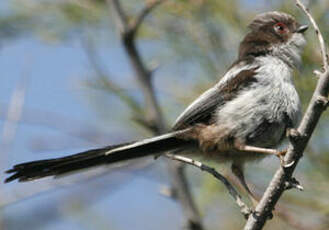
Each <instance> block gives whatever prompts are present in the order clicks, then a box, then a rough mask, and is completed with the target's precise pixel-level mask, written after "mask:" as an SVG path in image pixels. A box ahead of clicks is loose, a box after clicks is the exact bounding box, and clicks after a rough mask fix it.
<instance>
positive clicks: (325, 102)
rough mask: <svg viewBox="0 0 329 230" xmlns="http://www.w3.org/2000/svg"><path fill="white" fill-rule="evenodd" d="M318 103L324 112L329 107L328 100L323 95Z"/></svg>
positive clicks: (318, 99) (317, 100)
mask: <svg viewBox="0 0 329 230" xmlns="http://www.w3.org/2000/svg"><path fill="white" fill-rule="evenodd" d="M316 103H317V104H318V105H320V106H322V107H323V109H324V110H325V109H326V108H327V107H328V106H329V100H328V98H327V97H324V96H321V95H320V96H318V98H317V99H316Z"/></svg>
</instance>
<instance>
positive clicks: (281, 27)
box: [274, 22, 288, 34]
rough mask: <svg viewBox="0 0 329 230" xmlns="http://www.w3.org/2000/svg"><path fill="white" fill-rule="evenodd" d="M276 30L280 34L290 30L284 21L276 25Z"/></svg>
mask: <svg viewBox="0 0 329 230" xmlns="http://www.w3.org/2000/svg"><path fill="white" fill-rule="evenodd" d="M274 30H275V32H276V33H278V34H284V33H287V32H288V27H287V26H286V24H284V23H282V22H278V23H276V24H275V25H274Z"/></svg>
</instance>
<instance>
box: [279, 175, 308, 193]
mask: <svg viewBox="0 0 329 230" xmlns="http://www.w3.org/2000/svg"><path fill="white" fill-rule="evenodd" d="M284 186H285V188H284V189H285V190H289V189H292V188H295V189H297V190H299V191H304V188H303V186H302V185H301V184H300V183H299V181H298V180H296V178H294V177H292V178H290V179H289V180H287V181H286V182H285V184H284Z"/></svg>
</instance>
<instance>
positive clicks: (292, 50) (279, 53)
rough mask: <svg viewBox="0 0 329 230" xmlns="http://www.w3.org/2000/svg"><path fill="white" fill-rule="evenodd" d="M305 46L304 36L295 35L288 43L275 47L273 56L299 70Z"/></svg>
mask: <svg viewBox="0 0 329 230" xmlns="http://www.w3.org/2000/svg"><path fill="white" fill-rule="evenodd" d="M305 44H306V41H305V38H304V36H303V35H302V34H300V33H294V34H293V35H292V36H291V38H290V39H289V41H287V42H286V43H284V44H280V45H276V46H274V48H273V52H272V54H273V55H274V56H276V57H278V58H280V59H281V60H282V61H284V62H285V63H287V64H288V65H289V66H291V67H293V68H297V69H299V68H300V66H301V63H302V60H301V53H302V50H303V47H304V46H305Z"/></svg>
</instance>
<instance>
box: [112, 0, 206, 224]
mask: <svg viewBox="0 0 329 230" xmlns="http://www.w3.org/2000/svg"><path fill="white" fill-rule="evenodd" d="M164 1H165V0H155V1H154V2H153V3H150V4H149V5H147V6H146V7H145V8H144V10H142V11H141V13H140V14H139V16H137V18H136V20H135V22H134V23H133V24H132V26H129V24H128V22H127V17H126V16H125V13H124V11H123V10H122V8H121V5H120V1H119V0H107V3H108V4H109V6H112V10H113V11H114V16H115V17H116V18H117V21H118V22H119V24H118V27H119V29H120V36H121V41H122V44H123V47H124V49H125V51H126V53H127V55H128V58H129V61H130V64H131V66H132V69H133V70H134V72H135V76H136V78H137V80H138V82H139V85H140V87H141V90H142V92H143V94H144V101H145V109H146V111H145V116H146V119H145V121H144V122H143V121H139V122H140V123H141V124H143V123H144V124H148V125H147V127H148V128H151V129H152V130H153V132H154V133H155V134H160V133H163V132H165V130H166V125H165V122H164V119H163V115H162V112H161V110H160V106H159V104H158V101H157V99H156V97H155V92H154V87H153V84H152V71H150V70H149V69H148V68H147V67H146V65H145V63H144V62H143V60H142V57H141V55H140V53H139V52H138V49H137V47H136V42H135V35H136V33H137V30H138V28H139V27H140V25H141V23H142V22H143V21H144V19H145V17H146V16H147V15H148V14H149V13H150V12H151V11H152V9H154V8H155V6H157V5H159V4H160V3H162V2H164ZM169 173H170V176H171V179H172V183H173V184H172V186H173V189H174V190H175V191H176V192H177V198H178V200H179V202H180V204H181V206H182V210H183V213H184V216H185V218H186V221H185V222H186V224H187V227H188V229H190V230H202V229H203V227H202V224H201V218H200V215H199V213H198V211H197V209H196V206H195V204H194V202H193V199H192V195H191V191H190V189H189V187H188V183H187V180H186V178H185V175H184V171H183V165H182V164H181V163H179V164H177V162H169Z"/></svg>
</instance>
